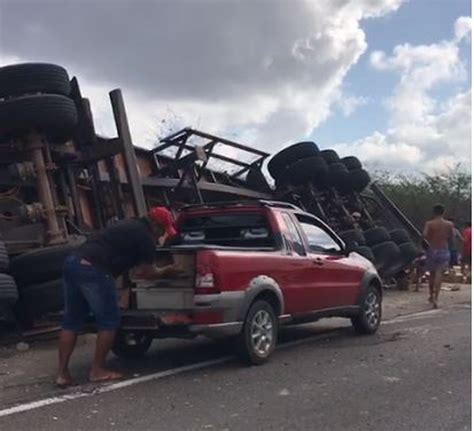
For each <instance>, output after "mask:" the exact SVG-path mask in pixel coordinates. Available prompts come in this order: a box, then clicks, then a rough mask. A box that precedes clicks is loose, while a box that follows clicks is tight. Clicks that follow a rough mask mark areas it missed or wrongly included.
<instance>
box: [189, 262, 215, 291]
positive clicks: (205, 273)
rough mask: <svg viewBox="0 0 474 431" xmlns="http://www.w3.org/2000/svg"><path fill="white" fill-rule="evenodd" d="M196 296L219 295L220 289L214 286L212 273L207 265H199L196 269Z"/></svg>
mask: <svg viewBox="0 0 474 431" xmlns="http://www.w3.org/2000/svg"><path fill="white" fill-rule="evenodd" d="M195 293H196V294H211V293H220V289H219V288H218V287H217V285H216V280H215V277H214V273H213V272H212V269H211V267H210V265H209V264H204V263H201V264H200V265H199V264H198V265H197V267H196V285H195Z"/></svg>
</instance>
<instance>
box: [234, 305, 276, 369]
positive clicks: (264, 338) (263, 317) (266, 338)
mask: <svg viewBox="0 0 474 431" xmlns="http://www.w3.org/2000/svg"><path fill="white" fill-rule="evenodd" d="M277 336H278V321H277V318H276V314H275V310H274V309H273V307H272V306H271V305H270V304H269V303H268V302H267V301H263V300H258V301H255V302H254V303H253V304H252V305H251V307H250V309H249V311H248V313H247V316H246V318H245V321H244V326H243V328H242V332H241V333H240V335H239V337H238V339H237V354H238V355H239V356H240V357H241V358H242V359H243V360H244V361H245V362H246V363H248V364H250V365H261V364H263V363H265V362H266V361H267V360H268V358H269V357H270V355H271V354H272V352H273V351H274V350H275V346H276V341H277Z"/></svg>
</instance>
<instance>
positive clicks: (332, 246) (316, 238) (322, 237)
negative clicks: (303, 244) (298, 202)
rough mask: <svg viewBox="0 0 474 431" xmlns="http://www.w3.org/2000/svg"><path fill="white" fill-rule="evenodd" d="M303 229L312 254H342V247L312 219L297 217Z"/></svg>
mask: <svg viewBox="0 0 474 431" xmlns="http://www.w3.org/2000/svg"><path fill="white" fill-rule="evenodd" d="M296 218H297V219H298V221H299V222H300V225H301V228H302V229H303V232H304V233H305V235H306V238H307V240H308V246H309V249H310V251H311V252H312V253H324V254H341V253H342V248H341V246H340V245H339V244H338V243H337V242H336V241H335V240H334V238H333V237H332V236H331V235H330V234H329V233H328V232H326V231H325V230H324V228H323V227H322V226H319V225H318V224H317V222H316V221H313V220H312V219H310V218H307V217H304V216H300V215H297V216H296Z"/></svg>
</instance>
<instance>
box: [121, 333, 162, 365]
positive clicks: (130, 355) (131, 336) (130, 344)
mask: <svg viewBox="0 0 474 431" xmlns="http://www.w3.org/2000/svg"><path fill="white" fill-rule="evenodd" d="M152 342H153V338H152V337H151V336H150V335H147V334H145V333H143V332H130V331H118V332H117V335H115V340H114V345H113V346H112V352H113V353H114V354H115V356H117V357H119V358H121V359H139V358H141V357H143V356H144V355H145V353H146V352H148V350H149V348H150V346H151V343H152Z"/></svg>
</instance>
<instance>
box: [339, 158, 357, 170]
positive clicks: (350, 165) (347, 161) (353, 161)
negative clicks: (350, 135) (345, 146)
mask: <svg viewBox="0 0 474 431" xmlns="http://www.w3.org/2000/svg"><path fill="white" fill-rule="evenodd" d="M341 163H342V164H344V165H345V167H346V168H347V169H349V171H354V170H356V169H362V163H361V162H360V160H359V159H358V158H357V157H354V156H348V157H343V158H342V159H341Z"/></svg>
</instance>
